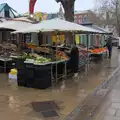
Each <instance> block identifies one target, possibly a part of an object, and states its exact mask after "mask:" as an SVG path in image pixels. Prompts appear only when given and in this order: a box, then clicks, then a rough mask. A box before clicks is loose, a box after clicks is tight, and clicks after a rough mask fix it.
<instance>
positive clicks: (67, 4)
mask: <svg viewBox="0 0 120 120" xmlns="http://www.w3.org/2000/svg"><path fill="white" fill-rule="evenodd" d="M56 2H60V3H61V4H62V6H63V8H64V11H65V19H66V20H67V21H70V22H73V21H74V5H75V0H56Z"/></svg>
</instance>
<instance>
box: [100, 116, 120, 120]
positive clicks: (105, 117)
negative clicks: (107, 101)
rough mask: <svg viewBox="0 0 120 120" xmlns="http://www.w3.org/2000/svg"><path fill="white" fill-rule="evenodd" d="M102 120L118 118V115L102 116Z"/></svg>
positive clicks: (118, 119) (119, 118)
mask: <svg viewBox="0 0 120 120" xmlns="http://www.w3.org/2000/svg"><path fill="white" fill-rule="evenodd" d="M102 120H120V117H116V116H104V117H103V119H102Z"/></svg>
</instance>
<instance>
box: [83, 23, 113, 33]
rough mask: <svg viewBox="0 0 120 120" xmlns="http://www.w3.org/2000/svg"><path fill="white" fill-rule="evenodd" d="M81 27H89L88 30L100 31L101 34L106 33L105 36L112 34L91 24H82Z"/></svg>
mask: <svg viewBox="0 0 120 120" xmlns="http://www.w3.org/2000/svg"><path fill="white" fill-rule="evenodd" d="M82 25H83V26H85V27H89V28H92V29H95V30H99V31H101V32H103V33H106V34H112V32H111V31H108V30H106V29H104V28H101V27H99V26H97V25H94V24H93V23H88V24H82Z"/></svg>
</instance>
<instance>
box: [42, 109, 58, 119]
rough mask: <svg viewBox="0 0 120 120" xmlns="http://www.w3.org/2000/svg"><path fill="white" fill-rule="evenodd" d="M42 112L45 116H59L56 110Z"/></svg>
mask: <svg viewBox="0 0 120 120" xmlns="http://www.w3.org/2000/svg"><path fill="white" fill-rule="evenodd" d="M41 114H42V115H43V117H45V118H48V117H58V116H59V115H58V114H57V112H56V111H55V110H50V111H44V112H41Z"/></svg>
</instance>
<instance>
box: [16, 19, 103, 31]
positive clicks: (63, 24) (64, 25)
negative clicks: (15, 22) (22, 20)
mask: <svg viewBox="0 0 120 120" xmlns="http://www.w3.org/2000/svg"><path fill="white" fill-rule="evenodd" d="M40 31H41V32H50V31H61V32H62V31H69V32H78V31H80V32H92V33H102V32H101V31H99V30H95V29H93V28H88V27H85V26H83V25H78V24H75V23H72V22H68V21H65V20H61V19H58V18H56V19H52V20H45V21H42V22H40V23H37V24H34V25H32V26H31V27H28V28H27V29H21V30H20V31H15V32H14V33H29V32H40Z"/></svg>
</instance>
